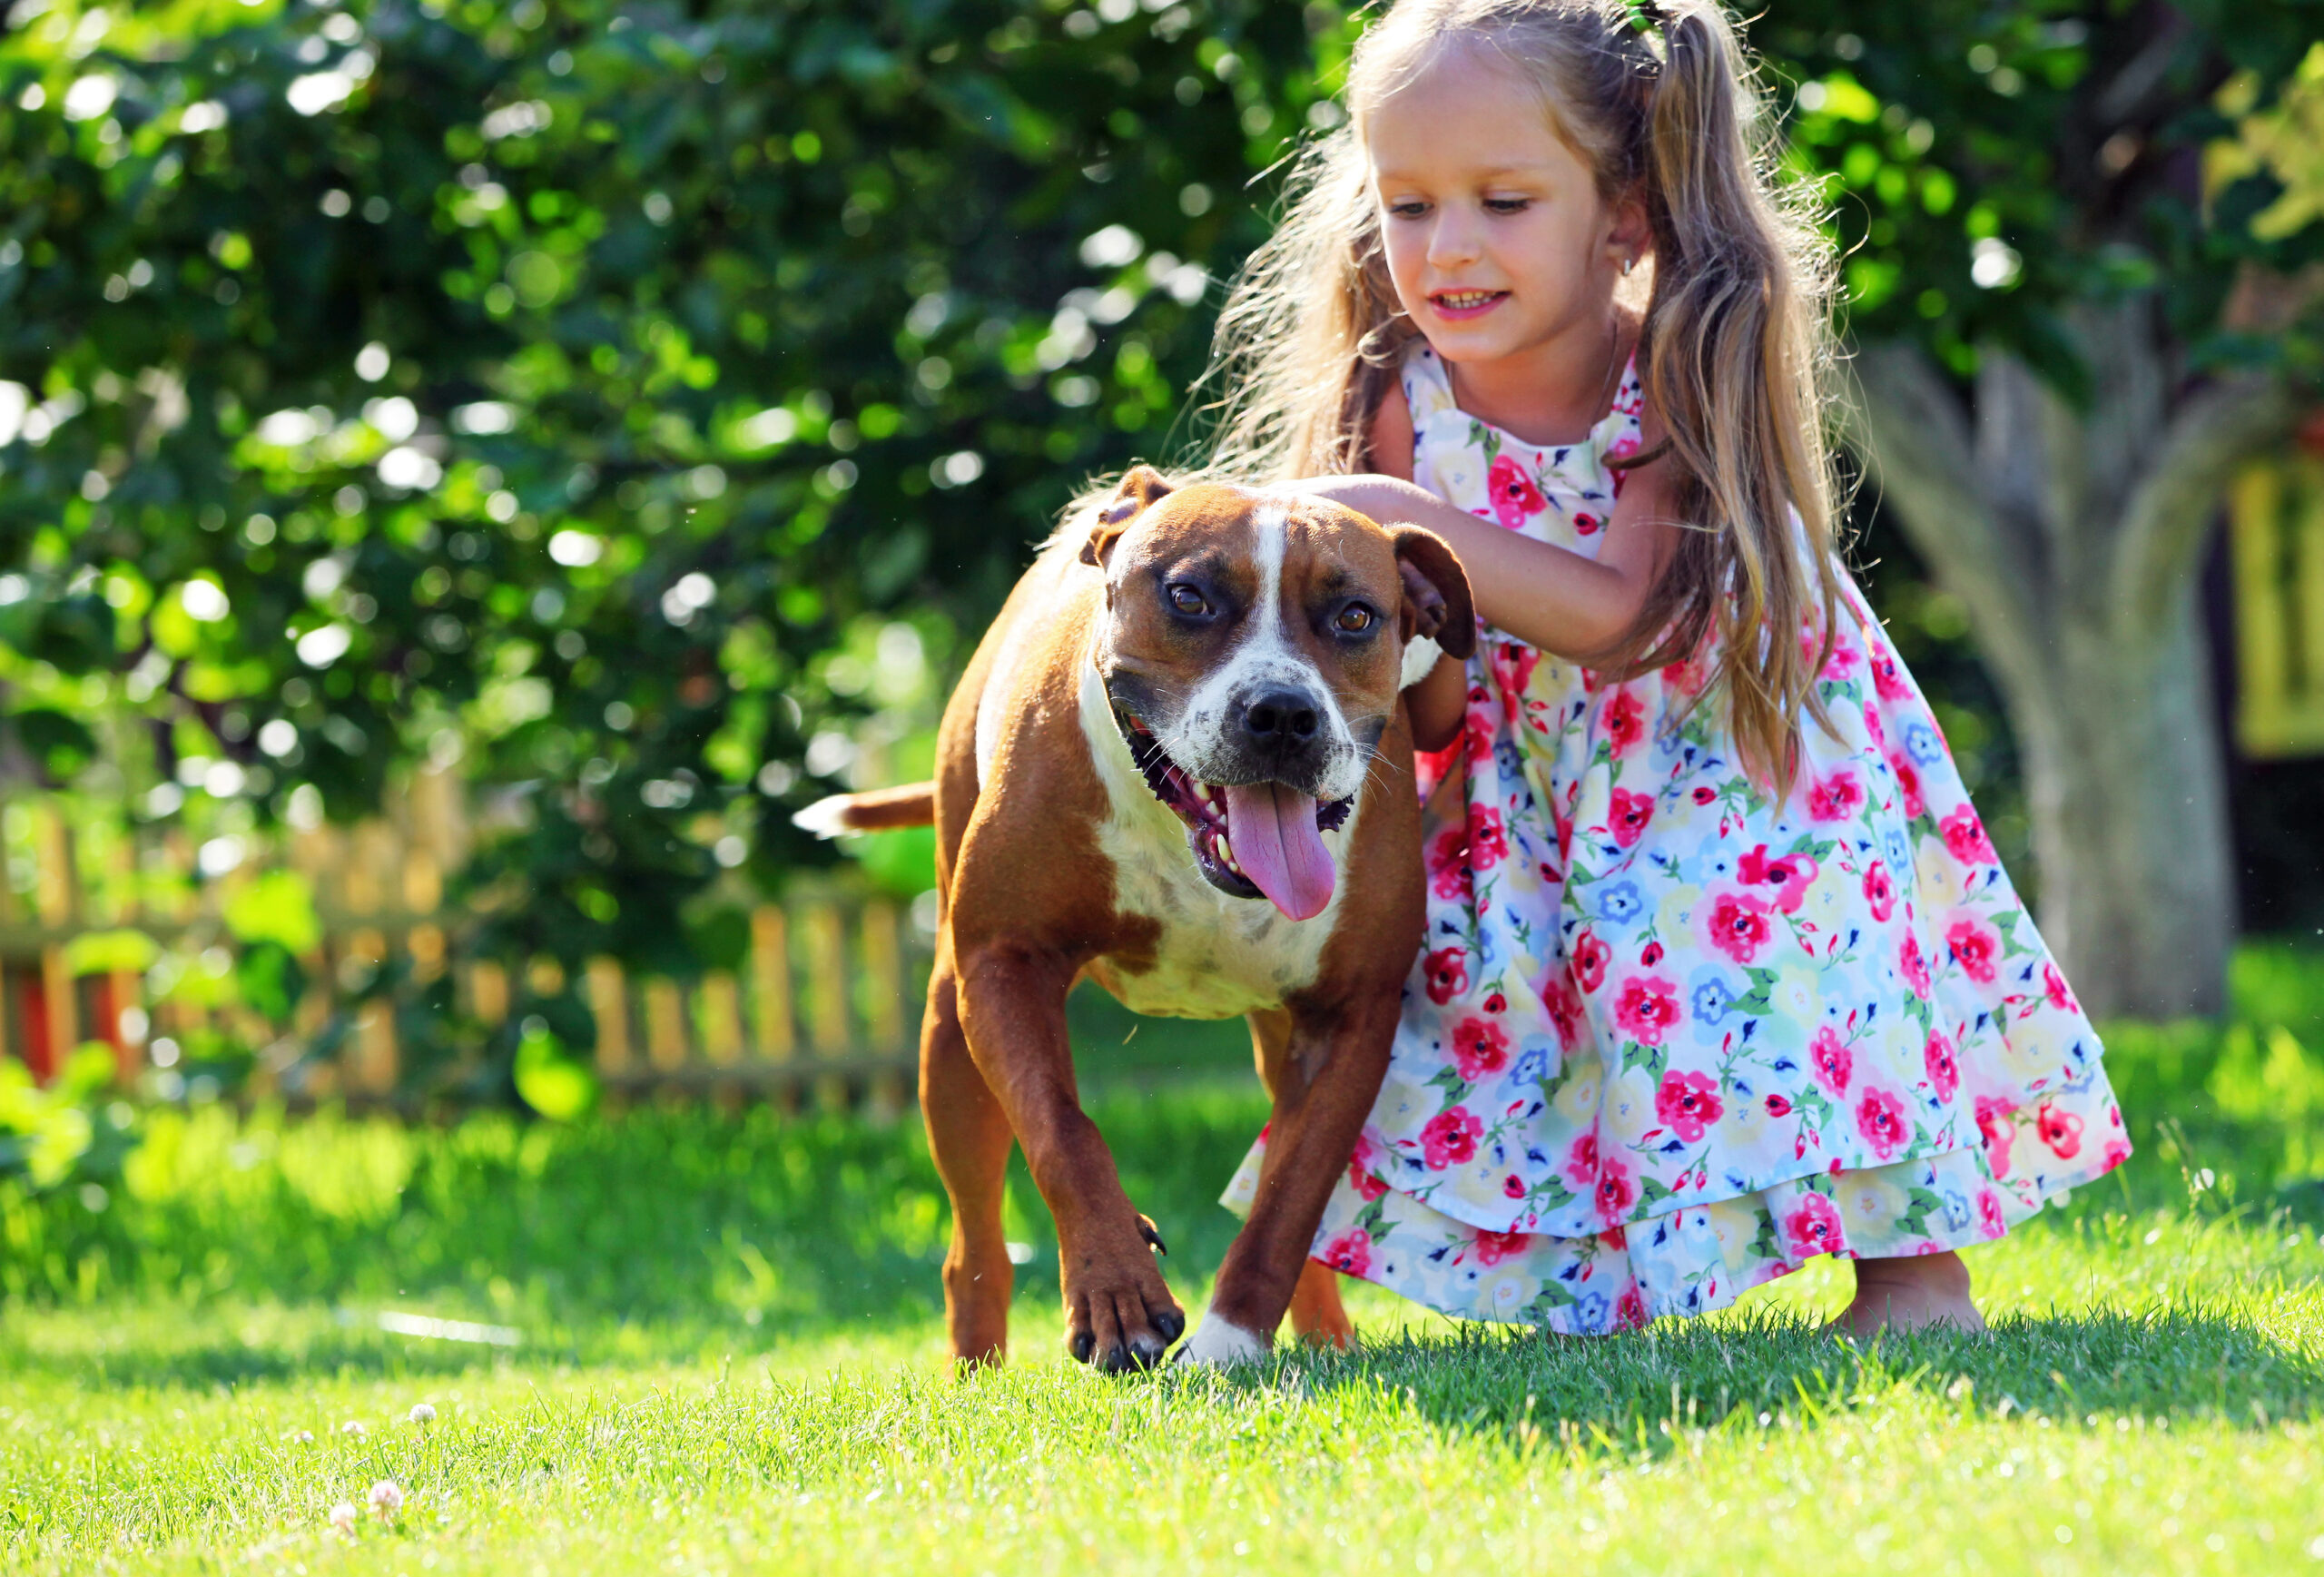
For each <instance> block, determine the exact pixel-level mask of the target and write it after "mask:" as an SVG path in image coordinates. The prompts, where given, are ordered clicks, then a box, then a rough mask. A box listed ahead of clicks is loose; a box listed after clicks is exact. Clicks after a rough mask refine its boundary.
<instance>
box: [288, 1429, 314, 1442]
mask: <svg viewBox="0 0 2324 1577" xmlns="http://www.w3.org/2000/svg"><path fill="white" fill-rule="evenodd" d="M314 1443H315V1432H314V1431H313V1430H311V1429H294V1430H292V1431H291V1444H293V1445H312V1444H314Z"/></svg>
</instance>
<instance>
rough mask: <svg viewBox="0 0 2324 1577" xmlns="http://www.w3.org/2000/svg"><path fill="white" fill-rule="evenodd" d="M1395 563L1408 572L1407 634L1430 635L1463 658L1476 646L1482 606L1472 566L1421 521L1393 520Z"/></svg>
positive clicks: (1452, 654)
mask: <svg viewBox="0 0 2324 1577" xmlns="http://www.w3.org/2000/svg"><path fill="white" fill-rule="evenodd" d="M1388 536H1389V537H1390V538H1391V539H1392V540H1393V542H1394V543H1395V545H1396V568H1397V570H1398V571H1399V572H1401V573H1402V574H1403V577H1404V606H1403V626H1404V639H1405V640H1407V641H1410V640H1413V639H1414V638H1416V637H1418V636H1427V637H1428V638H1429V639H1431V640H1433V641H1434V642H1435V643H1436V644H1437V645H1438V646H1440V647H1442V648H1443V651H1444V653H1445V655H1447V656H1450V657H1455V658H1458V659H1460V660H1461V661H1462V662H1466V661H1467V660H1468V657H1469V655H1470V654H1471V653H1472V652H1474V651H1475V650H1476V649H1477V607H1476V604H1475V602H1474V601H1472V599H1471V597H1470V596H1469V576H1468V572H1467V571H1465V570H1463V569H1462V567H1461V561H1460V559H1458V558H1457V557H1454V556H1453V553H1452V548H1451V547H1447V546H1446V545H1445V541H1444V538H1443V537H1439V536H1438V535H1437V534H1436V533H1435V532H1433V531H1426V530H1423V529H1422V528H1421V527H1418V526H1392V527H1389V528H1388Z"/></svg>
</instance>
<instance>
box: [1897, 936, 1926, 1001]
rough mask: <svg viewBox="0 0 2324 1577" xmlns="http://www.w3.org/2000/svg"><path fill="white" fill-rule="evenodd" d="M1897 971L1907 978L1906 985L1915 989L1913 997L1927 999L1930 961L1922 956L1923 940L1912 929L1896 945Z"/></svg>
mask: <svg viewBox="0 0 2324 1577" xmlns="http://www.w3.org/2000/svg"><path fill="white" fill-rule="evenodd" d="M1896 971H1897V972H1898V973H1899V974H1901V975H1903V976H1904V977H1905V984H1906V985H1908V986H1910V987H1911V988H1912V989H1913V995H1915V996H1916V997H1920V998H1923V999H1926V997H1927V996H1928V960H1926V959H1925V958H1923V957H1922V956H1921V939H1920V938H1919V937H1917V936H1915V935H1914V934H1913V932H1912V931H1911V930H1910V929H1907V930H1906V931H1905V935H1904V939H1903V940H1902V941H1899V942H1897V944H1896Z"/></svg>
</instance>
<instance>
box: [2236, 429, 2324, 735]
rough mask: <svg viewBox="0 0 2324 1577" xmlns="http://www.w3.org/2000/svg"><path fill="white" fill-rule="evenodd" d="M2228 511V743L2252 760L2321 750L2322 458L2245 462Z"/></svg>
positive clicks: (2323, 678) (2323, 697) (2299, 455)
mask: <svg viewBox="0 0 2324 1577" xmlns="http://www.w3.org/2000/svg"><path fill="white" fill-rule="evenodd" d="M2228 514H2229V525H2230V548H2231V555H2232V558H2233V562H2234V567H2235V625H2236V648H2237V651H2236V681H2237V685H2236V687H2237V692H2238V702H2237V707H2236V720H2235V724H2236V728H2235V732H2236V744H2237V745H2238V747H2239V748H2240V750H2241V751H2242V753H2243V754H2245V755H2248V756H2251V757H2254V758H2256V759H2260V760H2267V759H2270V758H2277V757H2283V756H2296V755H2316V754H2324V458H2319V456H2317V455H2315V454H2307V453H2294V454H2290V455H2286V456H2283V457H2281V458H2272V459H2270V460H2268V461H2265V462H2263V463H2261V464H2259V465H2255V466H2253V467H2251V468H2250V469H2248V470H2246V471H2245V472H2244V473H2243V474H2242V476H2241V477H2240V478H2238V479H2237V481H2236V483H2235V487H2234V490H2233V493H2232V495H2231V497H2230V503H2229V512H2228Z"/></svg>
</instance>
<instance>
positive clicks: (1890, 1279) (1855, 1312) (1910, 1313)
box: [1825, 1251, 1985, 1340]
mask: <svg viewBox="0 0 2324 1577" xmlns="http://www.w3.org/2000/svg"><path fill="white" fill-rule="evenodd" d="M1936 1328H1950V1329H1953V1330H1958V1331H1982V1330H1984V1328H1985V1316H1983V1315H1981V1314H1979V1313H1978V1312H1977V1306H1976V1304H1975V1303H1974V1301H1973V1300H1972V1299H1971V1298H1970V1296H1969V1267H1967V1266H1965V1265H1964V1264H1962V1263H1961V1257H1960V1256H1959V1255H1958V1254H1955V1253H1951V1252H1949V1251H1948V1252H1946V1253H1944V1254H1919V1255H1914V1256H1911V1257H1906V1258H1903V1259H1859V1260H1857V1261H1856V1297H1855V1299H1854V1300H1853V1301H1852V1302H1850V1303H1849V1305H1848V1306H1847V1307H1846V1308H1845V1309H1842V1310H1841V1311H1840V1316H1839V1317H1838V1318H1837V1319H1836V1320H1834V1321H1833V1322H1832V1323H1831V1324H1830V1325H1828V1326H1826V1327H1825V1329H1827V1330H1828V1331H1830V1332H1832V1333H1833V1334H1834V1335H1835V1336H1855V1337H1856V1338H1857V1339H1858V1340H1865V1339H1867V1338H1869V1337H1871V1336H1877V1335H1878V1334H1879V1333H1880V1332H1882V1331H1884V1330H1886V1331H1925V1330H1930V1329H1936Z"/></svg>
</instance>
